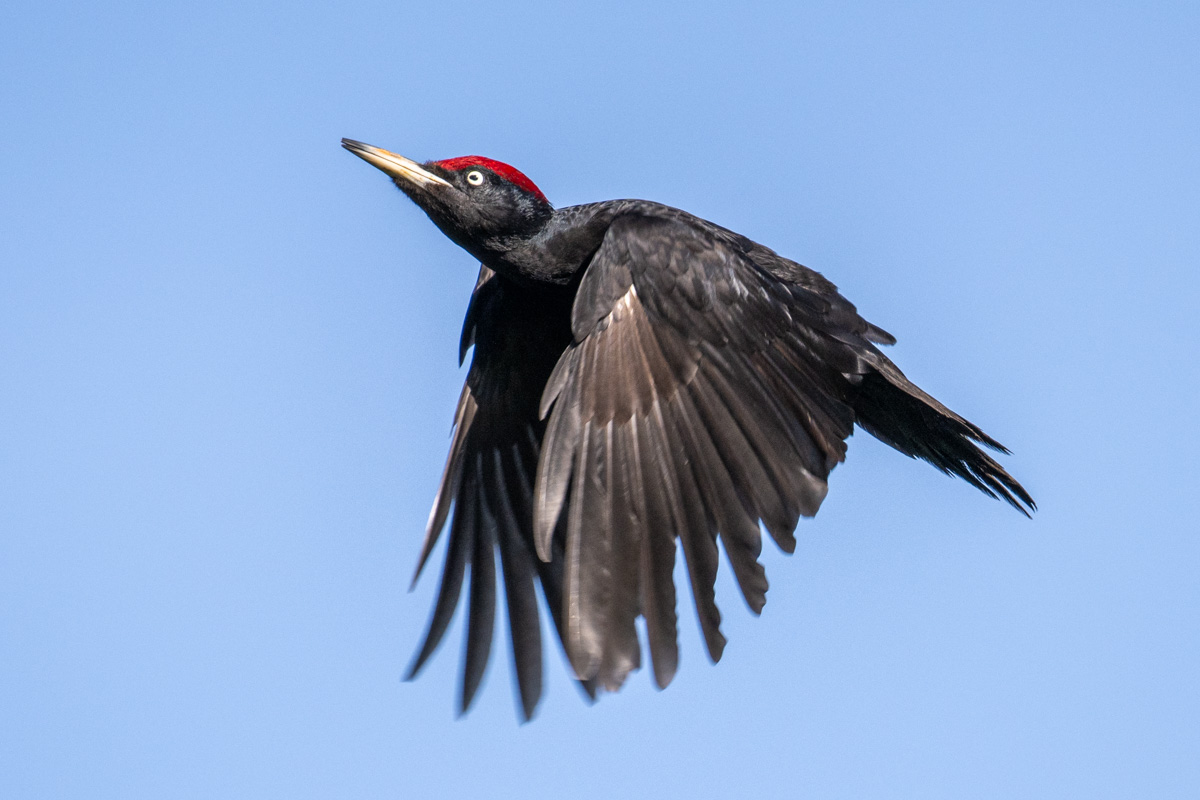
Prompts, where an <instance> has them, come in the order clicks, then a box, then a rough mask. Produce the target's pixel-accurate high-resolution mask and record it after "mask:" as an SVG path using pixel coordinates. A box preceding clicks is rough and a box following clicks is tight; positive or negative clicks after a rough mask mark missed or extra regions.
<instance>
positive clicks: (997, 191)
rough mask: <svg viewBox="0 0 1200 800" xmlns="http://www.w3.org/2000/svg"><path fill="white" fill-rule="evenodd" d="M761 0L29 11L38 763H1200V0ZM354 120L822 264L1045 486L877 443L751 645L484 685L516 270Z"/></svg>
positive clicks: (739, 635) (1040, 783) (251, 772)
mask: <svg viewBox="0 0 1200 800" xmlns="http://www.w3.org/2000/svg"><path fill="white" fill-rule="evenodd" d="M735 6H736V4H733V3H721V4H704V3H673V4H665V3H649V4H644V3H624V2H615V3H606V4H596V3H592V4H587V5H580V6H572V5H570V4H563V3H522V4H497V5H496V6H485V5H479V4H475V3H470V2H439V3H432V2H428V3H374V2H371V1H370V0H364V1H363V2H356V3H338V4H329V5H320V4H313V3H308V4H301V5H297V4H294V3H279V4H263V3H244V2H237V3H232V2H222V1H221V0H206V1H205V2H202V3H170V4H163V3H150V2H106V3H55V2H39V3H31V2H24V0H18V1H17V2H8V3H5V4H4V6H3V8H2V9H0V797H4V798H74V797H78V798H243V797H246V798H266V797H281V798H282V797H286V798H342V797H345V798H350V797H354V798H385V797H386V798H394V797H414V798H415V797H436V796H447V797H451V796H453V797H481V798H491V797H496V798H501V797H521V798H530V799H531V800H532V799H534V798H543V797H554V798H612V797H639V796H653V797H659V798H669V797H676V796H678V797H692V798H699V797H717V796H744V797H756V798H775V797H805V796H811V797H822V798H840V797H921V798H962V797H996V798H1011V797H1023V798H1024V797H1031V798H1032V797H1044V798H1062V797H1088V798H1101V797H1112V798H1127V797H1156V798H1158V797H1196V796H1200V683H1198V681H1197V675H1198V674H1200V578H1198V576H1200V536H1198V532H1197V528H1198V527H1200V523H1198V522H1197V518H1198V514H1200V503H1198V501H1197V495H1198V491H1197V478H1198V477H1200V460H1198V458H1197V445H1198V444H1200V442H1198V441H1197V438H1198V437H1197V422H1196V416H1197V387H1198V380H1197V374H1198V370H1197V366H1196V354H1197V345H1198V344H1200V336H1198V333H1197V331H1198V328H1200V326H1198V324H1197V322H1196V309H1197V304H1198V301H1200V291H1198V290H1200V282H1198V280H1197V277H1196V275H1197V269H1198V267H1200V6H1198V5H1197V4H1196V3H1190V2H1183V3H1177V4H1174V3H1123V4H1113V3H1078V4H1071V3H1047V2H1029V3H1010V2H1001V3H986V4H963V3H958V2H945V3H928V4H917V5H916V7H913V4H906V3H905V4H901V3H896V4H893V3H857V4H849V3H840V2H839V3H827V4H813V3H778V4H758V3H748V4H742V5H741V6H740V7H737V8H736V10H735ZM342 136H348V137H351V138H356V139H361V140H363V141H366V142H369V143H371V144H375V145H379V146H382V147H386V148H388V149H392V150H396V151H397V152H400V153H403V154H405V155H409V156H412V157H414V158H417V159H419V160H425V159H429V158H444V157H449V156H455V155H463V154H469V153H478V154H483V155H488V156H491V157H494V158H499V159H501V160H504V161H508V162H510V163H512V164H515V165H516V166H518V167H519V168H520V169H522V170H523V171H525V172H526V173H527V174H528V175H530V176H531V177H532V178H533V179H534V180H535V181H536V182H537V183H538V184H539V185H540V186H541V188H542V189H543V190H544V191H545V192H546V194H547V195H548V196H549V197H550V198H551V200H552V201H553V202H554V203H555V204H556V205H569V204H574V203H580V202H587V201H592V200H601V199H608V198H615V197H644V198H648V199H654V200H659V201H662V202H665V203H669V204H671V205H676V206H680V207H682V208H685V209H688V210H690V211H692V212H695V213H697V214H699V215H701V216H703V217H706V218H708V219H712V220H714V221H716V222H718V223H721V224H723V225H726V226H728V227H731V228H733V229H735V230H738V231H740V232H743V233H745V234H747V235H749V236H751V237H752V238H754V239H757V240H759V241H761V242H763V243H765V244H767V245H769V246H771V247H773V248H775V249H776V250H778V251H780V252H781V253H783V254H785V255H787V256H790V257H792V258H794V259H796V260H798V261H801V262H802V263H805V264H808V265H809V266H812V267H814V268H816V269H818V270H820V271H822V272H823V273H825V274H826V275H827V276H828V277H830V278H831V279H832V280H834V281H835V282H836V283H838V285H839V286H840V287H841V288H842V290H843V292H844V293H845V294H846V295H847V296H848V297H849V298H850V299H851V300H852V301H854V302H855V303H856V304H857V305H858V307H859V309H860V310H861V311H862V313H863V314H864V315H865V316H866V317H867V318H868V319H870V320H872V321H874V322H875V323H877V324H879V325H881V326H882V327H884V328H886V329H887V330H889V331H891V332H893V333H894V334H896V336H897V337H898V338H899V340H900V344H899V345H897V346H896V347H895V348H893V349H892V353H891V354H892V356H893V357H894V358H895V360H896V361H897V362H898V363H899V364H900V366H901V367H902V368H903V369H904V370H905V371H906V372H907V373H908V374H909V376H910V377H912V378H913V379H914V380H916V381H917V382H918V383H920V384H921V385H923V386H924V387H925V388H926V389H928V390H929V391H931V392H932V393H934V394H935V395H936V396H938V397H939V398H940V399H941V400H943V401H944V402H946V403H947V404H949V405H950V406H952V407H953V408H955V409H956V410H958V411H959V412H961V413H963V414H964V415H966V416H967V417H969V418H970V419H971V420H973V421H975V422H977V423H979V424H980V425H981V426H982V427H983V428H984V429H985V430H987V431H988V432H989V433H991V434H992V435H994V436H995V437H996V438H998V439H999V440H1000V441H1002V442H1004V443H1005V444H1007V445H1008V446H1009V447H1010V448H1012V450H1013V456H1012V457H1011V458H1007V459H1005V460H1004V463H1005V465H1006V466H1008V467H1009V468H1010V469H1011V470H1012V471H1013V473H1014V474H1015V475H1016V476H1017V477H1018V478H1019V479H1020V480H1021V481H1022V482H1023V483H1024V484H1025V485H1026V486H1027V487H1028V488H1029V489H1030V491H1031V492H1032V493H1033V495H1034V496H1035V497H1036V499H1037V500H1038V503H1039V505H1040V508H1041V510H1040V511H1039V512H1038V514H1037V515H1036V517H1035V518H1034V519H1033V521H1032V522H1031V521H1028V520H1026V519H1024V518H1023V517H1021V516H1020V515H1019V514H1017V513H1015V512H1014V511H1013V510H1012V509H1010V508H1008V507H1006V506H1004V505H1003V504H1000V503H997V502H994V501H990V500H988V499H987V498H985V497H983V496H982V495H980V494H979V493H978V492H976V491H974V490H973V489H971V488H970V487H969V486H967V485H966V484H964V483H962V482H961V481H954V480H950V479H948V478H945V477H943V476H941V475H940V474H938V473H937V472H936V471H935V470H933V469H931V468H930V467H928V466H927V465H925V464H922V463H918V462H913V461H910V460H908V459H906V458H904V457H903V456H901V455H899V454H897V453H895V452H894V451H892V450H890V449H888V448H887V447H885V446H883V445H881V444H879V443H878V442H876V441H874V440H872V439H871V438H870V437H869V436H867V435H866V434H862V433H859V434H857V435H855V437H854V438H853V439H852V440H851V442H850V453H849V459H848V461H847V463H846V464H844V465H842V466H841V467H839V468H838V469H837V470H836V472H835V473H834V475H833V476H832V480H831V491H830V495H829V499H828V500H827V502H826V504H825V506H824V507H823V508H822V510H821V513H820V514H819V515H818V517H817V518H816V519H815V520H806V521H803V522H802V523H801V526H800V531H799V536H798V538H799V546H798V547H797V550H796V554H795V555H794V556H792V557H790V558H789V557H785V556H783V555H782V554H780V553H779V552H778V551H777V550H775V548H774V546H773V545H770V544H768V545H767V546H766V548H765V550H764V558H765V562H766V565H767V571H768V575H769V576H770V578H771V586H772V588H771V592H770V594H769V596H768V603H767V606H766V609H765V611H764V613H763V615H762V617H761V618H759V619H754V618H753V617H752V616H751V614H750V613H749V612H748V611H747V610H746V608H745V605H744V603H743V602H742V601H741V599H740V598H739V597H738V596H737V594H736V592H735V589H734V586H733V583H732V580H731V579H730V577H729V576H728V572H727V571H723V572H722V575H721V578H720V582H719V585H718V600H719V602H721V605H722V609H723V611H724V619H725V622H724V630H725V632H726V634H727V635H728V636H729V638H730V645H729V647H728V648H727V650H726V652H725V657H724V659H723V661H722V663H721V664H719V665H717V666H715V667H714V666H712V665H710V664H709V663H708V660H707V657H706V656H705V655H704V652H703V649H702V646H701V643H700V640H699V635H698V633H697V626H696V624H695V614H694V612H693V610H692V609H691V606H690V602H691V601H690V596H689V595H688V594H687V593H686V591H681V594H680V599H681V607H680V629H681V634H682V637H683V652H682V664H681V670H680V673H679V675H678V677H677V678H676V680H675V682H674V684H672V685H671V686H670V688H669V689H668V690H666V691H665V692H658V691H656V690H655V689H653V688H652V683H651V679H650V676H649V674H648V671H646V670H643V671H642V672H640V673H637V674H635V675H633V676H632V677H631V680H630V682H629V683H628V685H627V686H626V688H625V689H624V690H623V691H622V692H621V693H620V694H618V695H615V696H606V697H605V698H603V700H602V701H601V702H599V703H598V704H596V705H595V706H591V707H589V706H588V705H587V704H586V703H585V702H584V701H583V700H582V699H581V695H580V694H579V692H578V691H577V690H576V689H575V688H574V687H573V685H572V683H571V682H570V680H569V679H568V673H567V669H566V666H565V663H564V662H563V659H562V657H561V655H560V653H559V652H558V651H557V650H556V649H552V650H550V651H549V653H548V655H547V673H548V693H547V697H546V699H545V700H544V702H543V704H542V707H541V709H540V713H539V715H538V717H537V718H536V720H535V721H534V722H533V723H532V724H528V725H519V724H518V722H517V714H516V706H515V702H514V699H513V694H512V691H511V680H512V678H511V667H510V664H509V652H508V648H507V644H506V643H504V644H503V645H501V646H498V647H497V648H496V649H495V650H494V657H493V660H492V664H491V666H490V668H489V672H488V676H487V679H486V683H485V686H484V688H483V690H482V692H481V695H480V697H479V699H478V701H477V704H476V707H475V709H474V710H473V711H472V712H471V713H470V714H469V715H468V716H467V717H466V718H464V719H461V720H456V719H455V714H454V710H453V704H454V699H455V694H456V688H455V687H456V681H457V673H458V660H459V655H460V643H461V637H462V630H461V628H460V627H459V626H458V625H457V623H456V625H455V627H454V628H452V630H451V632H450V634H449V635H448V637H447V641H446V643H445V644H444V645H443V647H442V650H441V651H440V652H439V653H438V655H437V657H436V658H435V659H434V660H433V662H432V663H431V664H430V665H429V666H428V667H427V669H426V672H425V674H423V675H422V677H421V678H420V679H419V680H418V681H416V682H414V683H403V682H402V681H401V675H402V673H403V671H404V668H405V666H406V665H407V663H408V661H409V658H410V656H411V654H412V651H413V649H414V647H415V645H416V644H417V641H418V637H419V635H420V633H421V631H422V630H423V628H424V625H425V622H426V618H427V614H428V611H429V609H430V607H431V602H432V595H433V590H434V588H435V586H434V585H435V583H436V581H435V580H434V578H435V577H436V575H430V576H427V578H426V579H425V580H424V581H423V582H422V583H421V584H420V585H419V586H418V588H417V590H416V591H415V592H413V593H411V594H410V593H408V591H407V587H408V581H409V578H410V576H411V571H412V569H413V567H414V565H415V559H416V553H417V548H418V543H419V540H420V537H421V533H422V529H423V527H424V523H425V518H426V515H427V512H428V508H429V505H430V502H431V500H432V498H433V492H434V489H435V486H436V482H437V479H438V476H439V472H440V470H441V467H442V461H443V458H444V456H445V451H446V448H447V446H448V444H449V438H448V434H449V428H450V422H451V416H452V411H453V407H454V402H455V400H456V398H457V393H458V388H459V385H460V383H461V380H462V378H463V372H462V371H460V370H459V369H458V368H457V366H456V360H455V357H456V347H457V342H458V332H459V325H460V323H461V319H462V313H463V311H464V309H465V306H466V302H467V297H468V295H469V292H470V289H471V286H472V284H473V281H474V280H475V274H476V266H475V264H474V263H473V261H472V260H471V258H470V257H469V256H467V255H466V254H465V253H463V252H461V251H460V250H458V249H457V248H456V247H454V245H452V244H451V243H450V242H449V241H448V240H446V239H444V238H443V237H442V235H441V234H440V233H439V232H438V231H437V230H436V229H435V228H434V227H433V225H432V224H431V223H430V222H429V221H428V220H427V219H426V218H425V216H424V215H423V214H422V213H420V212H419V211H418V210H417V209H416V208H415V207H414V206H412V204H411V203H409V202H408V201H407V200H406V199H405V198H404V197H403V196H402V195H401V194H400V193H399V192H397V191H396V190H395V189H394V188H392V187H391V186H390V184H389V183H388V181H387V179H386V178H385V177H384V176H383V175H382V174H380V173H379V172H378V171H376V170H374V169H372V168H371V167H369V166H368V165H366V164H364V163H363V162H361V161H360V160H358V159H356V158H354V157H353V156H352V155H350V154H349V153H346V152H344V151H343V150H342V149H341V148H340V147H339V146H338V140H339V138H340V137H342ZM435 558H436V559H438V560H440V556H435ZM500 623H501V624H503V619H502V618H501V620H500Z"/></svg>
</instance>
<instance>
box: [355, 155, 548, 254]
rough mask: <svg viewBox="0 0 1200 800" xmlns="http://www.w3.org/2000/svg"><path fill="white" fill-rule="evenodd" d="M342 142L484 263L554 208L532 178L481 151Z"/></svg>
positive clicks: (526, 235)
mask: <svg viewBox="0 0 1200 800" xmlns="http://www.w3.org/2000/svg"><path fill="white" fill-rule="evenodd" d="M342 147H344V148H346V149H347V150H349V151H350V152H351V153H354V155H356V156H358V157H359V158H361V159H363V160H364V161H366V162H367V163H368V164H371V165H372V166H375V167H378V168H379V169H381V170H383V171H384V172H385V173H387V174H388V175H389V176H390V177H391V179H392V181H393V182H394V183H395V184H396V186H398V187H399V188H400V190H401V191H402V192H404V193H405V194H406V195H408V196H409V197H410V198H412V201H413V202H414V203H416V204H417V205H418V206H420V207H421V208H422V209H423V210H424V211H425V213H426V214H428V215H429V218H430V219H431V220H433V222H434V224H436V225H437V226H438V227H439V228H441V229H442V232H443V233H445V234H446V236H448V237H450V239H451V240H453V241H454V242H455V244H457V245H459V246H460V247H462V248H463V249H465V250H466V251H467V252H469V253H471V254H472V255H474V256H475V257H476V258H479V259H480V260H482V261H484V262H485V263H487V262H488V261H490V260H491V259H492V258H494V257H502V256H503V255H504V253H506V252H507V251H508V250H511V249H512V248H513V247H515V246H517V245H518V244H519V243H520V242H522V241H524V240H526V239H528V238H529V237H531V236H533V235H534V234H536V233H537V232H538V231H539V230H541V229H542V227H543V226H545V224H546V223H547V221H549V219H550V216H551V214H552V212H553V210H554V209H553V207H552V206H551V205H550V201H549V200H547V199H546V196H545V195H544V194H542V192H541V190H540V189H538V188H537V186H535V185H534V183H533V181H531V180H529V178H527V177H525V175H524V174H523V173H521V172H520V171H519V170H517V169H515V168H513V167H510V166H509V165H508V164H504V163H501V162H499V161H494V160H492V159H490V158H484V157H483V156H462V157H460V158H448V159H445V160H443V161H427V162H425V163H424V164H418V163H417V162H415V161H412V160H410V159H407V158H405V157H404V156H399V155H396V154H395V153H391V152H388V151H387V150H383V149H380V148H378V147H372V146H371V145H369V144H363V143H362V142H356V141H354V140H353V139H342Z"/></svg>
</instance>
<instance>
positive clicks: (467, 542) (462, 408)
mask: <svg viewBox="0 0 1200 800" xmlns="http://www.w3.org/2000/svg"><path fill="white" fill-rule="evenodd" d="M563 291H564V290H562V289H557V288H553V287H551V288H548V289H527V288H522V287H519V286H517V285H516V284H514V283H511V282H510V281H508V280H506V279H504V278H502V277H500V276H498V275H495V274H493V273H492V271H491V270H489V269H487V268H486V267H485V268H483V269H482V270H481V272H480V275H479V282H478V283H477V284H476V287H475V292H474V294H473V295H472V298H471V304H470V306H469V307H468V309H467V316H466V320H465V321H464V323H463V335H462V342H461V351H460V358H461V357H463V356H465V355H466V351H467V349H468V348H470V347H471V346H472V345H474V347H475V352H474V354H473V357H472V359H471V369H470V371H469V372H468V374H467V381H466V385H465V386H463V391H462V395H461V397H460V399H459V402H458V410H457V412H456V414H455V420H454V437H453V441H452V443H451V447H450V455H449V457H448V458H447V460H446V468H445V472H444V473H443V475H442V482H441V486H440V487H439V489H438V493H437V498H436V500H435V501H434V505H433V510H432V512H431V513H430V516H429V526H428V529H427V531H426V535H425V542H424V545H423V547H422V550H421V556H420V561H419V564H418V567H417V573H418V575H419V574H420V572H421V569H422V568H423V567H424V565H425V562H426V560H427V559H428V557H429V554H430V551H431V550H432V549H433V546H434V545H435V544H436V542H437V540H438V537H439V534H440V533H441V531H442V529H443V528H444V527H445V525H446V522H447V519H450V542H449V545H448V546H447V548H446V562H445V566H444V568H443V571H442V579H441V586H440V588H439V590H438V596H437V600H436V602H435V605H434V610H433V615H432V617H431V619H430V623H429V630H428V632H427V633H426V635H425V639H424V643H423V644H422V646H421V649H420V651H419V652H418V654H417V656H416V658H415V660H414V661H413V664H412V667H411V668H410V670H409V673H408V677H409V678H412V677H414V676H415V675H416V674H417V672H418V671H419V670H420V669H421V667H422V666H423V665H424V664H425V661H426V660H427V659H428V658H429V656H430V655H431V654H432V653H433V651H434V650H435V649H436V648H437V646H438V644H439V643H440V642H441V639H442V636H443V634H444V633H445V632H446V628H447V626H448V625H449V623H450V620H451V618H452V617H453V615H454V610H455V608H456V606H457V605H458V599H459V595H460V594H461V592H462V586H463V583H464V580H465V576H466V572H467V566H468V565H470V568H471V569H470V583H471V588H470V601H469V610H468V618H467V634H466V651H465V655H464V660H463V671H462V679H463V683H462V695H461V709H462V710H463V711H465V710H466V709H467V708H468V707H469V706H470V704H471V701H472V699H473V697H474V694H475V690H476V689H477V688H478V686H479V682H480V679H481V678H482V677H483V672H484V668H485V667H486V666H487V662H488V658H489V655H490V652H491V643H492V633H493V630H494V628H495V607H496V562H495V557H496V556H495V554H496V552H497V551H498V552H499V554H500V566H501V571H502V575H503V580H504V590H505V597H506V599H507V603H508V618H509V622H510V628H511V635H512V648H513V661H514V665H515V668H516V676H517V686H518V689H519V692H520V697H521V705H522V710H523V712H524V715H525V717H526V718H527V719H528V718H529V717H530V716H531V715H532V714H533V710H534V708H535V707H536V705H537V702H538V699H539V698H540V697H541V693H542V642H541V628H540V624H539V621H538V609H537V597H536V590H535V582H540V583H541V586H542V591H543V593H544V594H545V597H546V601H547V604H548V605H549V607H550V609H551V611H552V613H553V615H554V616H555V623H556V625H557V626H558V627H559V629H560V630H561V626H562V620H561V617H560V614H559V612H560V609H561V608H562V599H561V595H562V558H561V556H559V557H556V558H553V559H551V560H549V561H548V562H543V561H539V560H538V559H537V557H536V556H535V555H534V550H533V540H532V536H531V531H532V513H533V512H532V508H533V505H532V499H533V482H534V475H535V473H536V470H537V463H538V455H539V452H540V449H541V442H542V434H543V431H544V429H545V423H544V422H543V421H541V420H540V419H539V417H538V399H539V398H540V397H541V394H542V388H543V387H544V385H545V383H546V379H547V377H548V376H549V374H550V372H551V370H552V369H553V368H554V364H555V362H556V360H557V359H558V357H559V355H560V354H561V353H562V352H563V350H564V348H565V347H566V346H567V344H568V343H569V342H570V328H569V319H568V316H567V313H568V309H569V308H570V306H569V300H568V299H567V298H565V297H560V296H558V294H561V293H562V292H563ZM556 293H558V294H556ZM451 508H453V515H452V519H451ZM560 541H561V537H560ZM558 547H559V548H561V543H560V544H559V545H558ZM415 580H416V579H415V577H414V581H415ZM584 688H585V689H587V690H589V691H591V685H590V684H586V683H585V687H584Z"/></svg>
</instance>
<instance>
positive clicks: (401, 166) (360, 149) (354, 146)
mask: <svg viewBox="0 0 1200 800" xmlns="http://www.w3.org/2000/svg"><path fill="white" fill-rule="evenodd" d="M342 147H344V148H346V149H347V150H349V151H350V152H351V153H354V155H356V156H358V157H359V158H361V159H362V160H363V161H366V162H367V163H368V164H370V165H371V166H373V167H377V168H379V169H381V170H383V171H384V172H386V173H387V174H388V175H390V176H392V177H393V178H399V179H400V180H404V181H408V182H409V183H411V184H414V185H416V186H434V185H438V186H450V185H451V184H450V183H448V182H447V181H445V180H443V179H442V178H439V177H438V176H437V175H434V174H433V173H432V172H430V171H429V170H427V169H425V168H424V167H422V166H421V165H420V164H418V163H417V162H415V161H413V160H411V159H407V158H405V157H404V156H398V155H396V154H395V153H390V152H388V151H387V150H383V149H381V148H379V147H372V146H371V145H369V144H363V143H362V142H356V141H354V140H353V139H342Z"/></svg>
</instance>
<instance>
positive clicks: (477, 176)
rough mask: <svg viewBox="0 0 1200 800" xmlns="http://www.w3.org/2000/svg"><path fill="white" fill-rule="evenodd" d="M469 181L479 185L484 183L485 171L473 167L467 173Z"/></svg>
mask: <svg viewBox="0 0 1200 800" xmlns="http://www.w3.org/2000/svg"><path fill="white" fill-rule="evenodd" d="M467 183H469V184H471V185H472V186H479V185H480V184H482V183H483V173H482V172H480V171H479V170H477V169H473V170H471V171H470V172H468V173H467Z"/></svg>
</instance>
